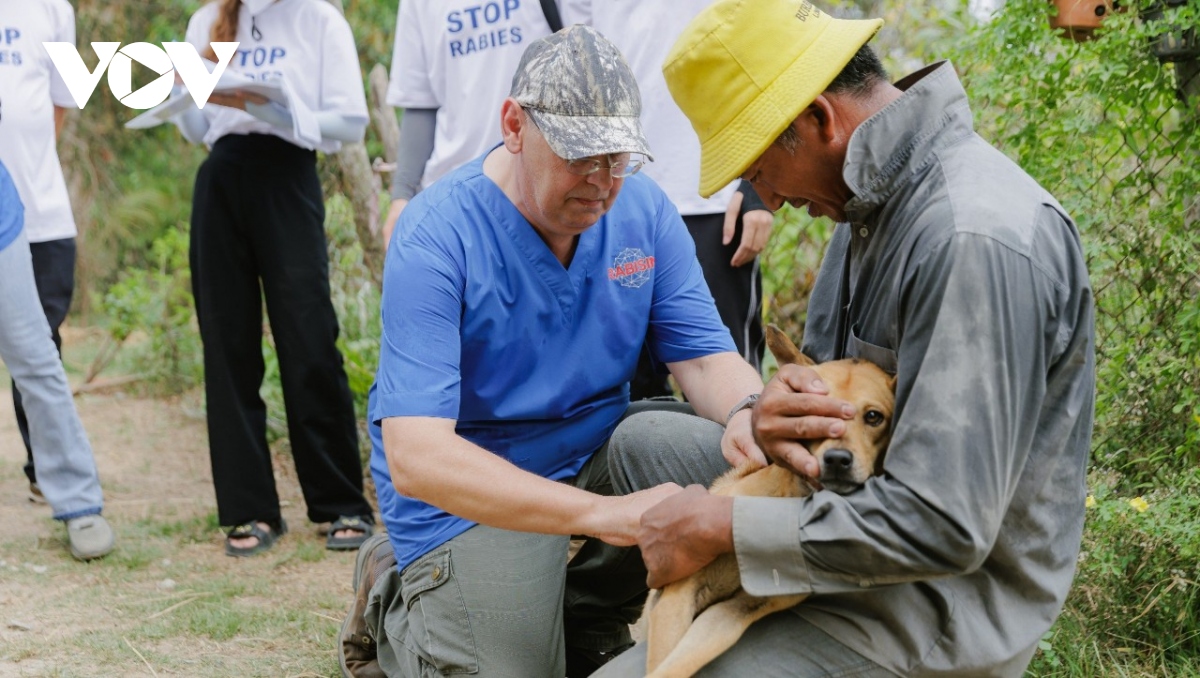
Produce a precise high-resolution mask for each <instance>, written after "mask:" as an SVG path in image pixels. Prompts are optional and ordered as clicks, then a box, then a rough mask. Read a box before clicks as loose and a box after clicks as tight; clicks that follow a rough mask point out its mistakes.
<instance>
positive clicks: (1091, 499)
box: [1083, 494, 1096, 508]
mask: <svg viewBox="0 0 1200 678" xmlns="http://www.w3.org/2000/svg"><path fill="white" fill-rule="evenodd" d="M1083 505H1084V506H1086V507H1088V508H1095V507H1096V498H1095V497H1093V496H1092V495H1090V494H1089V495H1088V496H1087V499H1086V500H1085V501H1084V502H1083Z"/></svg>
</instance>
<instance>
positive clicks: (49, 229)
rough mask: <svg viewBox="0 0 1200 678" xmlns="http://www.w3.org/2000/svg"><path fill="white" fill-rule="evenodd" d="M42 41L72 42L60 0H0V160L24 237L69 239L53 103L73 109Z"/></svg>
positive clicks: (71, 22)
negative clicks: (21, 215) (20, 209)
mask: <svg viewBox="0 0 1200 678" xmlns="http://www.w3.org/2000/svg"><path fill="white" fill-rule="evenodd" d="M43 42H69V43H71V44H72V45H73V44H75V11H74V10H73V9H72V8H71V5H70V3H68V2H67V0H0V161H3V162H4V164H5V166H7V167H8V171H9V173H10V174H12V177H13V181H14V183H16V185H17V193H18V194H19V195H20V196H21V202H22V203H24V205H25V233H26V236H27V237H28V238H29V242H46V241H48V240H61V239H63V238H73V237H75V234H76V230H75V217H74V215H72V214H71V198H70V196H69V195H68V194H67V183H66V181H65V180H64V179H63V172H62V165H61V164H59V160H58V150H57V147H56V146H55V142H56V138H55V133H54V107H55V106H59V107H62V108H70V109H71V110H78V109H77V108H76V106H75V100H74V99H73V98H71V92H70V91H69V90H68V89H67V85H66V83H65V82H63V79H62V77H61V76H60V75H59V74H58V69H56V68H55V67H54V63H53V62H52V61H50V55H49V54H48V53H47V52H46V48H45V47H42V43H43Z"/></svg>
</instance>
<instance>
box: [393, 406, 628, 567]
mask: <svg viewBox="0 0 1200 678" xmlns="http://www.w3.org/2000/svg"><path fill="white" fill-rule="evenodd" d="M406 420H407V421H406ZM402 421H403V422H405V423H404V424H400V423H395V422H402ZM414 421H416V422H421V423H418V424H415V425H414V423H413V422H414ZM428 422H441V423H442V424H443V425H444V424H445V423H446V420H437V419H424V418H402V419H399V420H391V419H389V420H384V426H383V434H384V448H385V449H386V450H387V457H388V466H389V468H390V469H391V471H392V478H393V479H394V482H395V484H396V489H397V491H398V492H400V493H401V494H403V495H406V496H409V497H413V498H414V499H419V500H421V501H424V502H427V503H429V504H432V505H434V506H437V507H438V508H440V509H442V510H444V511H446V512H448V513H452V514H454V515H456V516H459V517H462V518H466V519H467V520H471V521H474V522H477V523H480V524H483V525H489V526H491V527H497V528H500V529H505V530H515V531H520V532H537V533H541V534H565V535H573V534H587V535H592V536H596V537H600V538H602V539H605V540H607V541H613V542H614V543H616V542H625V543H633V541H634V540H635V535H636V531H637V527H638V519H639V518H640V516H641V513H642V511H643V510H645V508H647V507H646V506H642V505H641V503H640V502H639V500H638V499H637V498H634V499H630V498H627V497H602V496H599V495H595V494H592V493H590V492H586V491H584V490H581V489H578V488H576V487H573V486H571V485H567V484H565V483H560V482H555V481H552V480H547V479H546V478H542V477H541V476H538V475H536V474H533V473H529V472H528V471H525V470H522V469H520V468H518V467H517V466H515V465H513V464H511V463H509V462H508V461H506V460H504V459H502V458H501V457H499V456H497V455H495V454H492V453H491V452H489V451H487V450H485V449H483V448H481V447H479V446H477V445H475V444H473V443H471V442H469V441H467V440H465V439H463V438H461V437H459V436H458V435H457V434H455V433H454V432H453V430H452V429H450V430H446V429H445V428H441V427H439V428H437V429H434V430H432V431H430V430H429V427H428V426H423V425H422V424H424V423H428ZM389 424H392V425H390V426H389ZM451 424H452V423H451ZM422 429H424V430H422Z"/></svg>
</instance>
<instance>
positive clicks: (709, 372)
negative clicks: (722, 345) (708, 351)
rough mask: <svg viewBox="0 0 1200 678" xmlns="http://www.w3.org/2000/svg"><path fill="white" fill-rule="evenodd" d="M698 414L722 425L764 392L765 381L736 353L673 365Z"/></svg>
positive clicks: (716, 355) (672, 371)
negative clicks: (745, 401)
mask: <svg viewBox="0 0 1200 678" xmlns="http://www.w3.org/2000/svg"><path fill="white" fill-rule="evenodd" d="M670 368H671V373H672V374H673V375H675V379H676V380H677V381H678V382H679V385H680V387H681V388H682V389H683V392H684V394H685V395H687V397H688V402H690V403H691V404H692V407H694V408H695V410H696V414H699V415H700V416H702V417H705V418H706V419H711V420H713V421H715V422H717V423H719V424H724V423H725V417H727V416H728V415H729V410H730V409H732V408H733V406H734V405H736V404H737V403H738V402H739V401H740V400H741V399H742V398H745V397H746V396H748V395H750V394H751V393H759V392H761V391H762V388H763V382H762V377H761V376H759V374H758V372H757V371H756V370H755V369H754V368H753V367H751V366H750V364H749V363H747V362H746V361H745V360H743V359H742V358H741V356H739V355H738V354H736V353H716V354H713V355H710V356H705V357H704V358H697V359H695V360H687V361H684V362H680V363H672V364H671V365H670Z"/></svg>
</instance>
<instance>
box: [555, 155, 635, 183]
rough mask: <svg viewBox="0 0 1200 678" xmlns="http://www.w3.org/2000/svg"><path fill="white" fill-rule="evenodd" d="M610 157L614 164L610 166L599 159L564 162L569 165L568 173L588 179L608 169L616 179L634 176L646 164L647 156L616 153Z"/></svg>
mask: <svg viewBox="0 0 1200 678" xmlns="http://www.w3.org/2000/svg"><path fill="white" fill-rule="evenodd" d="M609 157H610V158H612V163H611V164H608V165H605V164H604V163H602V162H600V159H599V158H579V159H578V160H566V161H564V162H566V163H567V171H568V172H570V173H571V174H576V175H578V176H581V177H586V176H588V175H589V174H595V173H596V172H599V171H600V170H602V169H606V170H608V173H609V174H611V175H612V176H613V178H614V179H624V178H625V177H630V176H633V175H635V174H637V173H638V170H640V169H642V165H645V164H646V156H644V155H642V154H641V153H614V154H613V155H610V156H609Z"/></svg>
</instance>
